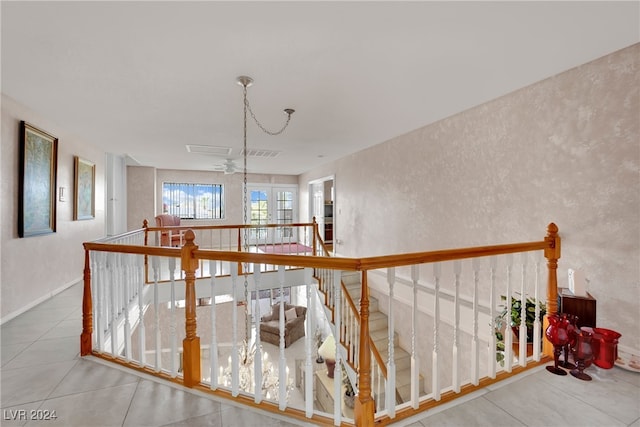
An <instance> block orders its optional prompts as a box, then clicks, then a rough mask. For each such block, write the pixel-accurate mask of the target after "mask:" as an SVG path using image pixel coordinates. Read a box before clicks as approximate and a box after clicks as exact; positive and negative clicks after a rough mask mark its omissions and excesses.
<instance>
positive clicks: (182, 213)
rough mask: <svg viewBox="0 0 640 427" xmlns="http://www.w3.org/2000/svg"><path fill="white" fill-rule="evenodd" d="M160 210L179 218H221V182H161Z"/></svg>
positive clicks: (222, 205) (222, 207) (222, 213)
mask: <svg viewBox="0 0 640 427" xmlns="http://www.w3.org/2000/svg"><path fill="white" fill-rule="evenodd" d="M162 212H163V213H167V214H170V215H175V216H177V217H180V219H222V218H224V202H223V188H222V184H185V183H176V182H165V183H163V184H162Z"/></svg>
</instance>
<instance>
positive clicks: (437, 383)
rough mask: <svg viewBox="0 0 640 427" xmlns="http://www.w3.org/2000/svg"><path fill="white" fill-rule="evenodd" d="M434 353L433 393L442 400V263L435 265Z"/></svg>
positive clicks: (437, 398) (432, 358) (434, 397)
mask: <svg viewBox="0 0 640 427" xmlns="http://www.w3.org/2000/svg"><path fill="white" fill-rule="evenodd" d="M433 275H434V281H435V285H434V293H433V351H432V356H431V361H432V366H431V371H432V372H431V375H432V378H431V384H432V386H431V388H432V390H431V392H432V394H433V399H434V400H440V374H439V373H438V328H439V325H440V263H435V264H433Z"/></svg>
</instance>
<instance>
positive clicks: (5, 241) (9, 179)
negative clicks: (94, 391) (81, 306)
mask: <svg viewBox="0 0 640 427" xmlns="http://www.w3.org/2000/svg"><path fill="white" fill-rule="evenodd" d="M20 120H25V121H27V122H29V123H31V124H32V125H34V126H36V127H39V128H41V129H43V130H45V131H47V132H49V133H51V134H52V135H54V136H56V137H57V138H58V139H59V141H58V176H57V186H58V187H65V189H66V194H67V197H66V201H65V202H60V201H57V232H56V233H52V234H46V235H41V236H33V237H26V238H22V239H21V238H19V237H18V180H19V172H18V171H19V168H18V166H19V160H18V159H19V156H18V153H19V147H20V146H19V129H20V127H19V126H20ZM73 156H80V157H82V158H83V159H86V160H89V161H92V162H94V163H95V164H96V194H95V197H96V199H95V202H96V206H95V207H96V217H95V219H92V220H86V221H74V220H73V186H74V178H73V173H74V172H73V171H74V169H73V168H74V163H73ZM1 164H2V166H1V168H0V171H1V177H2V178H1V181H2V204H1V207H0V209H1V213H0V218H2V220H1V222H0V229H1V239H0V245H1V253H2V257H1V258H2V262H1V270H0V271H1V275H0V277H1V280H0V282H1V283H2V299H1V302H2V305H1V310H0V316H1V318H2V319H3V321H5V320H8V319H10V318H12V317H15V315H17V314H20V312H22V310H24V308H25V307H29V306H31V305H33V304H34V303H38V302H41V301H42V300H44V299H46V298H48V297H50V296H51V295H52V294H55V293H57V292H59V291H60V290H62V289H63V288H65V287H68V286H70V285H72V284H74V283H76V282H77V281H79V280H80V279H82V269H83V268H84V267H83V266H84V251H83V249H82V243H83V242H86V241H90V240H94V239H97V238H99V237H102V236H104V233H105V194H104V171H105V153H104V151H102V150H100V149H97V148H96V147H95V146H92V145H91V144H90V143H88V142H87V141H83V140H80V139H78V137H77V136H75V135H74V134H73V133H72V132H70V131H69V130H68V129H62V128H60V127H59V126H58V125H57V124H56V123H54V122H52V121H51V120H48V119H46V118H44V117H42V116H40V115H38V114H37V113H36V112H34V111H32V110H30V109H28V108H25V107H24V106H22V105H20V104H18V103H17V102H15V101H14V100H13V99H11V98H9V97H7V96H5V95H3V96H2V162H1ZM56 194H57V191H56Z"/></svg>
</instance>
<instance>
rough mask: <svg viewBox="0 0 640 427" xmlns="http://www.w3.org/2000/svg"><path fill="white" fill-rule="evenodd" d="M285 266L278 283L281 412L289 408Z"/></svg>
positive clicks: (279, 275) (279, 270)
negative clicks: (285, 336)
mask: <svg viewBox="0 0 640 427" xmlns="http://www.w3.org/2000/svg"><path fill="white" fill-rule="evenodd" d="M284 281H285V276H284V265H279V266H278V282H280V307H281V308H280V325H281V326H280V366H279V370H278V387H279V390H278V407H279V408H280V410H281V411H284V410H285V409H286V408H287V385H288V384H287V359H286V357H285V351H284V344H285V342H284V323H285V321H286V318H285V314H284Z"/></svg>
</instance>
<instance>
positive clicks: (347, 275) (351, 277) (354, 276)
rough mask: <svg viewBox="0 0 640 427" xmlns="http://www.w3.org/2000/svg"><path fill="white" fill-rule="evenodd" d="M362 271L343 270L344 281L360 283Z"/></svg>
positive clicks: (348, 283)
mask: <svg viewBox="0 0 640 427" xmlns="http://www.w3.org/2000/svg"><path fill="white" fill-rule="evenodd" d="M360 278H361V273H360V272H359V271H343V272H342V282H343V283H344V284H345V285H350V284H352V283H360Z"/></svg>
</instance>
